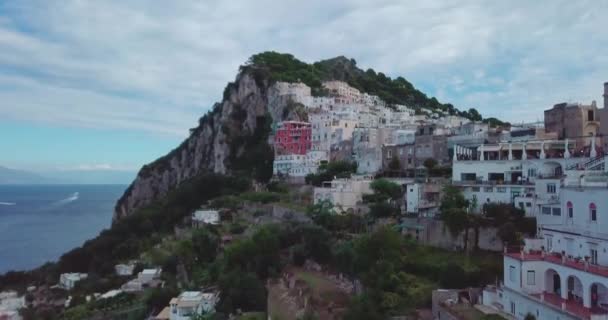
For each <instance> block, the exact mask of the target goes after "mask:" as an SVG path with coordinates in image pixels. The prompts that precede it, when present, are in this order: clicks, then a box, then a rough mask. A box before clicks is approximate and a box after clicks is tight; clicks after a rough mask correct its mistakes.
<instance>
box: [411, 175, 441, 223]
mask: <svg viewBox="0 0 608 320" xmlns="http://www.w3.org/2000/svg"><path fill="white" fill-rule="evenodd" d="M441 187H442V185H440V184H437V183H411V184H408V185H407V186H406V190H405V200H406V207H405V210H406V212H407V213H411V214H418V215H419V216H422V217H434V216H435V215H436V214H437V213H438V212H439V205H440V204H441Z"/></svg>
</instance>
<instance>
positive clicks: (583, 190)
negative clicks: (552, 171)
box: [484, 168, 608, 320]
mask: <svg viewBox="0 0 608 320" xmlns="http://www.w3.org/2000/svg"><path fill="white" fill-rule="evenodd" d="M566 173H567V176H566V177H565V178H564V179H562V186H561V188H560V191H559V203H557V204H551V205H547V206H546V207H547V208H549V210H543V212H541V214H539V215H538V216H537V224H538V234H537V238H531V239H525V245H524V246H523V247H510V248H506V249H505V255H504V276H503V285H502V287H501V288H499V289H498V290H499V292H500V293H501V294H500V295H499V296H498V297H499V298H497V301H494V302H492V301H484V304H487V305H493V306H495V307H498V308H502V310H503V311H504V312H507V313H510V314H511V315H513V316H514V317H515V318H516V319H524V317H525V316H526V314H528V313H531V314H533V315H534V316H536V318H537V319H590V320H606V319H608V253H607V252H608V232H607V231H606V230H608V201H606V199H608V175H607V174H606V172H604V168H602V169H601V170H595V171H587V170H581V171H567V172H566ZM489 300H491V299H489Z"/></svg>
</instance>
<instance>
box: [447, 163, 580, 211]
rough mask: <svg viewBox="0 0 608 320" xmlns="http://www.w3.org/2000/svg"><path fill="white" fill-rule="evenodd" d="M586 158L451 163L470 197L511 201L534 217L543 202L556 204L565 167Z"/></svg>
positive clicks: (457, 181)
mask: <svg viewBox="0 0 608 320" xmlns="http://www.w3.org/2000/svg"><path fill="white" fill-rule="evenodd" d="M587 160H588V159H587V158H551V159H513V160H508V159H505V160H483V161H482V160H457V161H454V162H453V164H452V182H453V183H454V184H455V185H458V186H460V188H461V190H462V191H463V193H464V196H465V197H466V198H467V199H468V200H473V201H476V203H477V204H478V206H477V208H476V209H477V210H480V209H481V208H482V206H483V204H484V203H490V202H499V203H512V204H514V205H516V206H518V207H521V208H522V209H524V210H525V211H526V213H527V214H528V215H530V216H534V215H535V214H536V213H537V212H539V210H541V207H542V206H543V205H547V204H551V203H555V202H556V201H557V195H558V194H559V190H560V178H561V176H562V175H563V172H564V170H565V169H566V168H568V167H570V166H572V165H576V164H577V163H580V162H585V161H587Z"/></svg>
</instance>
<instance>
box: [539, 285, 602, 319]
mask: <svg viewBox="0 0 608 320" xmlns="http://www.w3.org/2000/svg"><path fill="white" fill-rule="evenodd" d="M530 296H531V297H533V298H535V299H536V300H537V301H538V302H541V303H546V304H549V305H551V306H553V307H555V308H557V309H561V310H563V311H565V312H567V313H569V314H572V315H575V316H576V317H577V318H579V319H606V316H608V311H607V310H606V309H603V308H600V307H592V308H586V307H585V306H583V305H582V304H581V302H580V301H576V300H574V299H562V298H561V297H560V296H558V295H557V294H555V293H549V292H543V293H540V294H531V295H530ZM598 316H603V317H598Z"/></svg>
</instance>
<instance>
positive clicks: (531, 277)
mask: <svg viewBox="0 0 608 320" xmlns="http://www.w3.org/2000/svg"><path fill="white" fill-rule="evenodd" d="M526 280H527V282H528V285H529V286H533V285H536V273H535V272H534V270H528V273H527V278H526Z"/></svg>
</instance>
